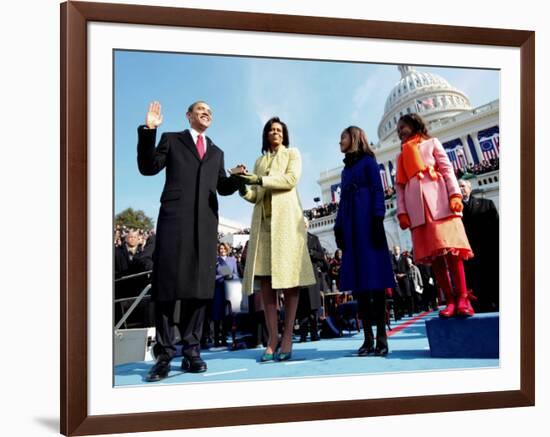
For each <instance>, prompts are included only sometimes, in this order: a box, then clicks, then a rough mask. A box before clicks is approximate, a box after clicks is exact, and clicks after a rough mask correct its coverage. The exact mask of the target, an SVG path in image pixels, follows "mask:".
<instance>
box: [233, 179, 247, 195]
mask: <svg viewBox="0 0 550 437" xmlns="http://www.w3.org/2000/svg"><path fill="white" fill-rule="evenodd" d="M229 178H230V179H231V181H232V182H233V184H234V185H235V186H236V187H237V190H239V193H240V194H241V195H242V196H244V195H245V194H246V191H247V188H246V181H245V180H244V179H243V178H240V177H238V176H237V175H234V174H232V175H231V176H229Z"/></svg>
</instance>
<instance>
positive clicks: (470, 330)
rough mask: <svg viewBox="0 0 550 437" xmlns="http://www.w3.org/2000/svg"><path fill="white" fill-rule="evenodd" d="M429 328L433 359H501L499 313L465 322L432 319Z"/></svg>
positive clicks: (464, 320) (468, 319)
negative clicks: (499, 354)
mask: <svg viewBox="0 0 550 437" xmlns="http://www.w3.org/2000/svg"><path fill="white" fill-rule="evenodd" d="M426 329H427V333H428V342H429V344H430V352H431V356H432V357H437V358H498V351H499V315H498V313H483V314H476V315H474V316H473V317H468V318H465V319H459V318H455V317H453V318H451V319H440V318H432V319H430V320H427V321H426Z"/></svg>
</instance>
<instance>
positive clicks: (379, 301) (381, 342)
mask: <svg viewBox="0 0 550 437" xmlns="http://www.w3.org/2000/svg"><path fill="white" fill-rule="evenodd" d="M356 298H357V306H358V311H359V317H360V318H361V320H362V321H363V329H364V331H365V341H366V342H367V343H368V344H369V345H370V346H372V345H373V344H374V333H373V330H372V325H376V347H377V348H382V347H387V346H388V337H387V335H386V292H385V290H376V291H369V292H366V293H357V294H356Z"/></svg>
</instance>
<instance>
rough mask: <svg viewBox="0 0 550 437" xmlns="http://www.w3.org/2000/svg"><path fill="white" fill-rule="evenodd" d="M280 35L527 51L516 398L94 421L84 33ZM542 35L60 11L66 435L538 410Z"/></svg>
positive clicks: (94, 8)
mask: <svg viewBox="0 0 550 437" xmlns="http://www.w3.org/2000/svg"><path fill="white" fill-rule="evenodd" d="M89 22H110V23H127V24H145V25H161V26H185V27H194V28H204V29H230V30H246V31H256V32H275V33H278V32H282V33H291V34H303V35H325V36H346V37H355V38H378V39H388V40H402V41H403V40H405V41H424V42H444V43H452V44H475V45H489V46H502V47H516V48H520V51H521V60H520V63H521V79H520V80H521V84H520V86H521V102H520V106H521V107H520V112H521V121H520V132H521V144H520V147H521V152H520V153H521V163H520V170H521V175H520V183H521V188H520V192H521V205H520V208H521V225H520V226H521V230H520V232H521V253H520V254H519V256H518V257H517V258H518V261H519V262H520V263H521V265H520V272H521V310H520V311H521V323H520V327H519V328H520V331H521V333H520V336H521V387H520V389H519V390H514V391H497V392H481V393H462V394H451V395H430V396H411V397H401V398H387V399H366V400H352V401H331V402H315V403H306V404H299V408H296V405H295V404H294V405H293V404H284V405H268V406H252V407H234V408H216V409H201V410H193V411H188V410H185V411H168V412H151V413H136V414H120V415H118V414H117V415H115V414H113V415H101V416H94V415H89V413H88V387H87V377H88V371H87V360H88V354H87V345H88V341H87V323H88V319H87V299H88V297H87V280H88V274H89V272H88V259H87V235H88V228H87V217H88V204H87V199H88V182H87V180H88V179H87V177H88V161H87V134H88V130H87V115H88V113H87V105H88V102H87V84H88V78H87V43H88V40H87V23H89ZM534 125H535V34H534V32H530V31H518V30H507V29H489V28H469V27H458V26H443V25H429V24H415V23H396V22H379V21H368V20H351V19H335V18H320V17H305V16H289V15H272V14H263V13H243V12H227V11H214V10H197V9H186V8H170V7H152V6H134V5H122V4H106V3H81V2H68V3H63V4H62V5H61V272H60V274H61V432H62V433H63V434H65V435H88V434H104V433H121V432H138V431H154V430H155V431H156V430H169V429H183V428H199V427H219V426H233V425H246V424H262V423H273V422H290V421H307V420H325V419H343V418H354V417H368V416H385V415H397V414H412V413H428V412H445V411H457V410H473V409H487V408H506V407H517V406H532V405H534V402H535V312H534V308H535V293H534V289H535V288H534V286H535V282H534V279H535V267H534V266H535V262H534V255H535V243H534V242H535V214H534V210H535V208H534V206H535V192H534V187H535V174H534V171H533V169H534V162H535V128H534V127H535V126H534Z"/></svg>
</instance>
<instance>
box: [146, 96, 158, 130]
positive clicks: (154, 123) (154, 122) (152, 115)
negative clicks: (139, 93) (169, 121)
mask: <svg viewBox="0 0 550 437" xmlns="http://www.w3.org/2000/svg"><path fill="white" fill-rule="evenodd" d="M161 123H162V114H161V112H160V103H159V102H151V103H149V110H148V111H147V116H146V117H145V124H146V125H147V127H148V128H149V129H156V128H157V127H159V126H160V125H161Z"/></svg>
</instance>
